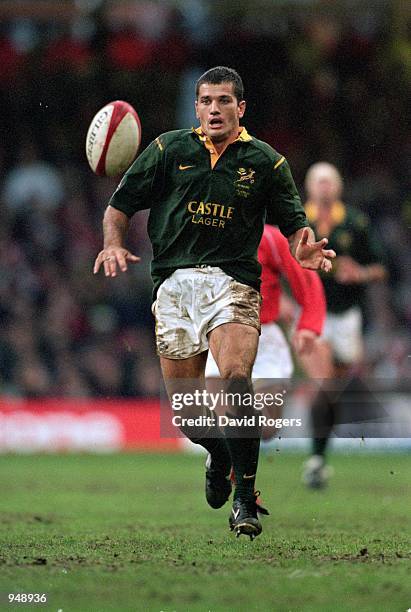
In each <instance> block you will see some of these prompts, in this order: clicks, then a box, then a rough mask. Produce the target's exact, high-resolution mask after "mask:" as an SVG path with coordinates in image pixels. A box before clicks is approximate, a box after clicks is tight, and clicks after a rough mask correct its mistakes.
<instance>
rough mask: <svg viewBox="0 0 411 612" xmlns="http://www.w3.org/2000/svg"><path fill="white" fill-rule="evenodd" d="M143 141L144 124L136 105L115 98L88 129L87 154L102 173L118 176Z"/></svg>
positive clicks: (125, 168) (94, 168)
mask: <svg viewBox="0 0 411 612" xmlns="http://www.w3.org/2000/svg"><path fill="white" fill-rule="evenodd" d="M140 143H141V123H140V119H139V117H138V115H137V113H136V111H135V110H134V108H133V107H132V106H131V105H130V104H128V103H127V102H123V101H122V100H116V101H115V102H110V103H109V104H106V106H104V107H103V108H102V109H100V110H99V111H98V113H97V114H96V115H95V117H94V119H93V121H92V122H91V123H90V127H89V129H88V132H87V138H86V154H87V159H88V163H89V164H90V168H91V169H92V170H93V172H95V173H96V174H98V175H99V176H117V175H118V174H121V173H122V172H124V171H125V170H127V168H128V167H129V166H130V164H131V163H132V162H133V161H134V159H135V157H136V155H137V152H138V149H139V147H140Z"/></svg>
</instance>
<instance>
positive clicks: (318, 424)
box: [311, 389, 336, 457]
mask: <svg viewBox="0 0 411 612" xmlns="http://www.w3.org/2000/svg"><path fill="white" fill-rule="evenodd" d="M335 408H336V407H335V404H334V402H333V401H332V400H331V398H330V396H329V394H327V392H326V391H324V390H323V389H320V391H319V392H318V393H317V395H316V397H315V398H314V401H313V403H312V405H311V426H312V432H313V441H312V448H313V454H314V455H321V456H322V457H324V456H325V452H326V449H327V445H328V440H329V438H330V434H331V431H332V428H333V426H334V424H335V417H336V414H335Z"/></svg>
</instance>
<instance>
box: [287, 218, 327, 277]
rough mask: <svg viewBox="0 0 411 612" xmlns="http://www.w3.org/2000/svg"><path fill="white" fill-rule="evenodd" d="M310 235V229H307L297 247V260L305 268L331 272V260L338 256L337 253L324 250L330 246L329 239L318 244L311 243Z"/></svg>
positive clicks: (319, 241) (324, 239)
mask: <svg viewBox="0 0 411 612" xmlns="http://www.w3.org/2000/svg"><path fill="white" fill-rule="evenodd" d="M309 235H310V233H309V230H308V228H305V229H304V231H303V233H302V234H301V240H300V242H299V243H298V245H297V248H296V251H295V258H296V259H297V261H298V262H299V264H300V265H301V267H303V268H308V269H310V270H323V271H324V272H330V270H331V269H332V263H331V261H330V260H331V259H334V257H335V256H336V255H335V251H333V250H332V249H325V248H324V247H325V246H326V245H327V244H328V240H327V238H322V240H318V242H310V241H309Z"/></svg>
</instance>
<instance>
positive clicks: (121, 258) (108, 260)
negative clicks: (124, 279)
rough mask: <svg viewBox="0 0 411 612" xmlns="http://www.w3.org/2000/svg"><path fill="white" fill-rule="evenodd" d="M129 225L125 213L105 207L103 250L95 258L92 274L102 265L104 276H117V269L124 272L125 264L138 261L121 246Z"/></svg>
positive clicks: (138, 259)
mask: <svg viewBox="0 0 411 612" xmlns="http://www.w3.org/2000/svg"><path fill="white" fill-rule="evenodd" d="M129 224H130V221H129V218H128V216H127V215H126V214H125V213H123V212H121V211H120V210H117V209H116V208H113V206H110V205H109V206H107V208H106V212H105V213H104V219H103V233H104V248H103V250H102V251H100V253H99V254H98V255H97V257H96V261H95V263H94V269H93V272H94V274H97V272H98V271H99V270H100V267H101V266H102V265H103V268H104V274H105V275H106V276H117V267H119V268H120V270H121V271H122V272H126V270H127V262H131V263H137V262H139V261H140V257H137V256H136V255H133V254H132V253H130V251H128V250H127V249H126V248H124V246H123V244H124V242H125V239H126V236H127V232H128V226H129Z"/></svg>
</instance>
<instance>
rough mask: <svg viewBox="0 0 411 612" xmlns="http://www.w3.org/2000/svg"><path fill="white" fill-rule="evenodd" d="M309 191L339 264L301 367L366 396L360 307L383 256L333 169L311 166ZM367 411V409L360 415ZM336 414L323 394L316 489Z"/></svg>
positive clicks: (312, 210) (316, 432) (318, 404)
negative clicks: (312, 355)
mask: <svg viewBox="0 0 411 612" xmlns="http://www.w3.org/2000/svg"><path fill="white" fill-rule="evenodd" d="M305 188H306V193H307V197H308V200H307V202H306V205H305V210H306V213H307V218H308V220H309V221H310V224H311V225H312V226H313V228H314V229H315V231H316V233H317V234H319V235H321V236H327V237H328V238H329V240H330V241H332V243H333V245H335V247H336V249H337V250H338V258H337V259H336V262H335V266H334V269H333V273H332V274H331V275H329V276H323V277H322V280H323V283H324V290H325V295H326V300H327V318H326V322H325V326H324V333H323V336H322V339H321V341H320V342H319V343H318V347H317V351H318V359H317V360H316V361H315V362H313V361H312V360H310V359H307V358H306V357H305V356H304V355H301V356H300V357H301V362H302V364H303V366H304V369H305V370H306V371H307V372H308V373H309V375H310V377H311V378H317V379H337V378H346V379H347V384H348V378H349V379H351V383H350V389H351V391H353V390H356V391H357V392H358V391H364V386H363V385H362V384H361V381H360V380H359V379H358V377H355V376H354V375H355V373H356V372H355V371H354V367H357V370H358V366H359V365H360V364H361V362H362V360H363V357H364V346H363V314H362V307H363V303H364V297H365V288H366V285H367V284H368V283H372V282H376V281H383V280H384V279H385V277H386V270H385V267H384V266H383V265H382V264H381V260H382V254H381V251H380V248H379V245H378V243H377V242H376V240H375V238H374V237H373V232H372V227H371V225H370V221H369V219H368V217H367V216H366V215H365V214H364V213H362V212H361V211H359V210H358V209H355V208H353V207H350V206H348V205H347V204H345V203H344V202H342V201H341V199H340V198H341V195H342V189H343V182H342V178H341V175H340V173H339V172H338V170H337V168H336V167H335V166H333V165H331V164H329V163H326V162H319V163H317V164H314V165H313V166H311V168H310V169H309V170H308V172H307V176H306V180H305ZM343 400H344V396H342V397H341V398H340V412H341V407H342V404H343ZM365 409H366V407H365V406H363V407H362V411H365ZM359 410H361V409H359ZM338 412H339V411H338V402H337V401H336V398H335V394H334V393H327V391H326V390H325V389H320V390H319V391H318V394H317V395H316V397H315V399H314V402H313V404H312V408H311V413H312V427H313V436H314V438H313V448H312V456H311V457H310V459H309V460H308V461H307V463H306V466H305V470H304V475H303V478H304V481H305V482H306V484H307V485H308V486H310V487H312V488H319V487H322V486H324V484H325V483H326V480H327V476H328V473H329V471H328V469H327V466H326V465H325V453H326V448H327V442H328V439H329V436H330V433H331V430H332V427H333V425H334V424H336V422H337V420H338V419H339V418H340V417H342V415H341V414H340V417H339V416H338ZM363 416H365V414H364V412H363Z"/></svg>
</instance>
